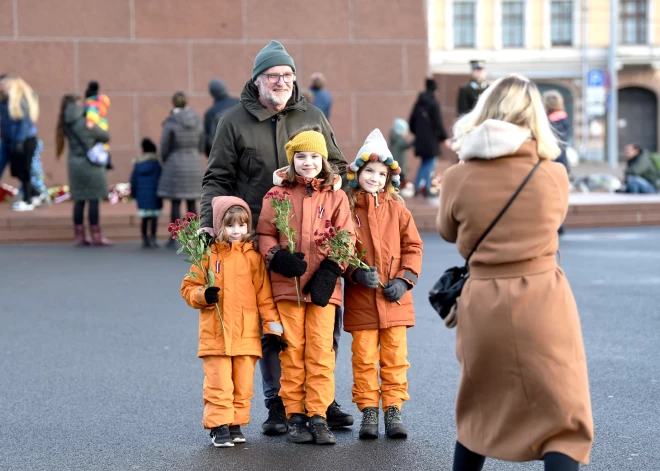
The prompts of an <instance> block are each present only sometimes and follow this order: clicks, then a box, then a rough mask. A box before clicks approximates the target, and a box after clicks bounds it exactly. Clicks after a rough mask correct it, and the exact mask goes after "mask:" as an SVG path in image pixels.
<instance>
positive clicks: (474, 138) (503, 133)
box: [458, 119, 532, 160]
mask: <svg viewBox="0 0 660 471" xmlns="http://www.w3.org/2000/svg"><path fill="white" fill-rule="evenodd" d="M531 136H532V132H531V131H530V130H529V129H527V128H522V127H520V126H516V125H515V124H511V123H507V122H506V121H500V120H497V119H487V120H486V121H484V122H483V123H481V124H480V125H479V126H477V127H476V128H474V129H473V130H472V131H470V132H469V133H468V134H467V136H465V137H464V138H463V142H462V143H461V148H460V150H459V151H458V158H459V159H460V160H472V159H496V158H498V157H504V156H507V155H511V154H513V153H515V152H516V151H517V150H518V149H519V148H520V146H521V145H522V144H523V143H524V142H525V141H527V140H529V139H531Z"/></svg>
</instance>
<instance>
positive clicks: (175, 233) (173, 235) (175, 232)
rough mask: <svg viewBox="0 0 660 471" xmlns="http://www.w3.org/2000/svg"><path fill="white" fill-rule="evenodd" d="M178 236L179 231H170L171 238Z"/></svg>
mask: <svg viewBox="0 0 660 471" xmlns="http://www.w3.org/2000/svg"><path fill="white" fill-rule="evenodd" d="M178 236H179V231H174V232H172V239H176V238H177V237H178Z"/></svg>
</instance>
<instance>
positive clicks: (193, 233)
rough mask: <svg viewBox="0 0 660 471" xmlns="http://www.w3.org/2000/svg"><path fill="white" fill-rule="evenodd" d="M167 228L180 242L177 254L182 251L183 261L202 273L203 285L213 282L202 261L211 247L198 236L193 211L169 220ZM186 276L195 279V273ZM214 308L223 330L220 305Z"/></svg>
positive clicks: (213, 279) (195, 217) (197, 218)
mask: <svg viewBox="0 0 660 471" xmlns="http://www.w3.org/2000/svg"><path fill="white" fill-rule="evenodd" d="M167 230H168V231H169V232H170V233H171V234H172V239H174V240H176V241H177V242H179V244H181V247H179V250H178V251H177V252H176V253H177V254H181V253H184V254H185V255H186V256H187V258H186V259H184V262H186V263H189V264H191V265H195V266H196V267H197V268H199V271H201V272H202V273H203V274H204V287H205V288H208V287H210V286H213V285H214V284H215V274H214V273H213V270H212V269H211V268H208V269H205V268H204V263H205V262H206V263H208V260H209V257H210V256H211V248H210V247H209V246H208V245H206V244H205V243H204V239H202V238H200V237H199V236H198V234H199V230H200V219H199V216H197V215H196V214H195V213H188V214H186V216H185V217H183V218H181V219H177V220H176V221H174V222H171V223H170V224H169V226H168V227H167ZM186 276H189V277H190V278H193V279H197V273H196V272H194V271H191V272H189V273H188V274H187V275H186ZM215 310H216V312H217V313H218V316H219V317H220V325H221V327H222V330H223V332H224V330H225V323H224V321H223V319H222V314H221V313H220V306H218V304H217V303H216V304H215Z"/></svg>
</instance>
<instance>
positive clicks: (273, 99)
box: [259, 81, 293, 106]
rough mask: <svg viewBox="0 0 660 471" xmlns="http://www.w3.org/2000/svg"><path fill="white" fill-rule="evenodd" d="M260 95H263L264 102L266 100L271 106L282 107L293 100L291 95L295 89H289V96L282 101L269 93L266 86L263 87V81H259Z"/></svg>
mask: <svg viewBox="0 0 660 471" xmlns="http://www.w3.org/2000/svg"><path fill="white" fill-rule="evenodd" d="M259 95H261V96H262V97H263V98H264V100H266V101H267V102H268V103H270V104H271V105H275V106H282V105H286V104H287V102H288V101H289V100H290V99H291V95H293V88H291V89H289V94H288V96H287V97H286V98H285V99H280V98H279V97H278V96H276V95H274V94H271V93H268V89H266V86H265V85H263V84H262V83H261V81H259Z"/></svg>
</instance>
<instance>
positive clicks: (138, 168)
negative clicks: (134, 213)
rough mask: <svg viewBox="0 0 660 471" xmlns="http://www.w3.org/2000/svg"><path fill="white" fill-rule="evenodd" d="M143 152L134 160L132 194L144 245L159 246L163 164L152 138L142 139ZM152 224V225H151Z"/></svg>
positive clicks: (148, 246) (145, 246)
mask: <svg viewBox="0 0 660 471" xmlns="http://www.w3.org/2000/svg"><path fill="white" fill-rule="evenodd" d="M141 147H142V154H140V155H139V156H137V157H136V158H135V160H134V161H133V163H134V166H133V172H132V173H131V196H132V197H133V199H134V200H135V203H136V204H137V207H138V216H140V218H142V226H141V228H142V247H144V248H158V243H157V242H156V231H157V229H158V218H159V217H160V214H161V209H162V207H163V200H162V199H160V198H159V197H158V194H157V192H158V180H159V179H160V172H161V166H160V162H159V160H158V155H157V154H156V145H155V144H154V143H153V141H152V140H151V139H149V138H148V137H145V138H144V139H142V144H141ZM149 226H150V227H149Z"/></svg>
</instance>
